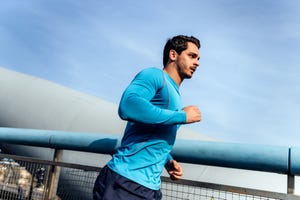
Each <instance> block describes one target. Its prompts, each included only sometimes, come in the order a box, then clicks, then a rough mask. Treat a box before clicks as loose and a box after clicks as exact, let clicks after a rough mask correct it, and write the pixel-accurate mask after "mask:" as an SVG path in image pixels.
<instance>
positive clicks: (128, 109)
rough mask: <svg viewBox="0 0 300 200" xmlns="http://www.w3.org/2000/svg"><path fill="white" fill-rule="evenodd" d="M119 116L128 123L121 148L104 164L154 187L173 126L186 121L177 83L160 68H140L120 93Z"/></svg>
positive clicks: (169, 146) (171, 140)
mask: <svg viewBox="0 0 300 200" xmlns="http://www.w3.org/2000/svg"><path fill="white" fill-rule="evenodd" d="M119 116H120V117H121V118H122V119H124V120H127V121H128V123H127V126H126V129H125V133H124V136H123V138H122V142H121V147H120V148H119V149H118V151H117V153H116V154H114V155H113V157H112V159H111V160H110V161H109V163H108V167H109V168H110V169H112V170H113V171H115V172H117V173H118V174H120V175H122V176H124V177H126V178H128V179H130V180H133V181H135V182H137V183H139V184H141V185H144V186H145V187H148V188H150V189H153V190H158V189H159V188H160V175H161V173H162V170H163V167H164V165H165V164H166V162H167V161H168V160H169V159H170V158H171V157H170V152H171V149H172V146H173V144H174V142H175V139H176V132H177V129H178V128H179V126H180V124H184V123H185V122H186V114H185V112H184V111H183V110H182V104H181V98H180V93H179V88H178V86H177V84H176V83H175V82H174V80H173V79H172V78H171V77H170V76H169V75H168V74H167V73H165V72H164V71H163V70H161V69H157V68H148V69H145V70H143V71H141V72H140V73H139V74H137V75H136V77H135V78H134V79H133V81H132V82H131V83H130V85H129V86H128V87H127V88H126V90H125V92H124V93H123V96H122V98H121V101H120V105H119Z"/></svg>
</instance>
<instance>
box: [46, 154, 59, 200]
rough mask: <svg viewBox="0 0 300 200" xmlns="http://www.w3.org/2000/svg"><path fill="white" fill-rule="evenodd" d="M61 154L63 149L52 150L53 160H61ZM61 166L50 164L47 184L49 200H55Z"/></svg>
mask: <svg viewBox="0 0 300 200" xmlns="http://www.w3.org/2000/svg"><path fill="white" fill-rule="evenodd" d="M62 155H63V150H58V149H55V150H54V157H53V161H61V160H62ZM60 171H61V167H59V166H55V165H52V166H51V169H50V171H49V184H48V194H47V198H46V199H49V200H56V193H57V187H58V181H59V175H60Z"/></svg>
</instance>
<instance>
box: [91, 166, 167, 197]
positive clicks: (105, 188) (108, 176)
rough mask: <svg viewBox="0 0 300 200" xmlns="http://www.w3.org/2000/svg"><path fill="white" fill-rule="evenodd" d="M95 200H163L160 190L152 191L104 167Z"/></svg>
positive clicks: (95, 192) (100, 174) (98, 180)
mask: <svg viewBox="0 0 300 200" xmlns="http://www.w3.org/2000/svg"><path fill="white" fill-rule="evenodd" d="M93 198H94V200H122V199H124V200H138V199H147V200H161V198H162V193H161V191H160V190H151V189H149V188H147V187H145V186H142V185H140V184H138V183H135V182H133V181H131V180H129V179H127V178H125V177H123V176H121V175H119V174H117V173H115V172H114V171H112V170H111V169H109V168H108V167H107V166H105V167H103V168H102V170H101V172H100V173H99V175H98V177H97V179H96V181H95V185H94V190H93Z"/></svg>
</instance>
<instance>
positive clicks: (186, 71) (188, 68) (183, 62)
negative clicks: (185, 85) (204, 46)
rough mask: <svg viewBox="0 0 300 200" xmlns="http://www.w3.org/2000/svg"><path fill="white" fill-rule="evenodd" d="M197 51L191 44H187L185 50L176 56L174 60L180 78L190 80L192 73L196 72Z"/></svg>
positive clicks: (198, 57)
mask: <svg viewBox="0 0 300 200" xmlns="http://www.w3.org/2000/svg"><path fill="white" fill-rule="evenodd" d="M199 59H200V55H199V49H198V47H197V46H196V45H195V44H194V43H192V42H188V43H187V49H186V50H184V51H182V52H181V54H180V55H177V57H176V59H175V63H176V65H177V71H178V73H179V75H180V77H181V78H182V80H183V79H185V78H192V76H193V73H194V72H195V71H196V69H197V67H198V66H199Z"/></svg>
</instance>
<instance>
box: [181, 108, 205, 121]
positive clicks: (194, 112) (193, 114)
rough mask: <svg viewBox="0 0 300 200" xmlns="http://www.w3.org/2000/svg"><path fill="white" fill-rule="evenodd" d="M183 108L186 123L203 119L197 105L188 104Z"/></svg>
mask: <svg viewBox="0 0 300 200" xmlns="http://www.w3.org/2000/svg"><path fill="white" fill-rule="evenodd" d="M183 110H184V111H185V113H186V123H187V124H190V123H195V122H199V121H200V120H201V113H200V110H199V108H198V107H197V106H187V107H184V108H183Z"/></svg>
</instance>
